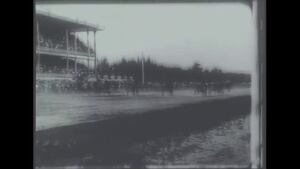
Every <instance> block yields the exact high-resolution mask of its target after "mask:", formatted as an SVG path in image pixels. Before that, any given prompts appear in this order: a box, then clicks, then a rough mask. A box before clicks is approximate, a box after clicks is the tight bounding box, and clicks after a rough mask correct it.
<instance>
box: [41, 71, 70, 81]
mask: <svg viewBox="0 0 300 169" xmlns="http://www.w3.org/2000/svg"><path fill="white" fill-rule="evenodd" d="M73 78H74V75H73V74H71V73H37V74H36V79H45V80H46V79H48V80H55V79H69V80H71V79H73Z"/></svg>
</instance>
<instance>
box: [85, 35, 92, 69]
mask: <svg viewBox="0 0 300 169" xmlns="http://www.w3.org/2000/svg"><path fill="white" fill-rule="evenodd" d="M86 33H87V47H88V60H87V61H88V72H89V73H90V56H91V53H90V41H89V30H87V31H86Z"/></svg>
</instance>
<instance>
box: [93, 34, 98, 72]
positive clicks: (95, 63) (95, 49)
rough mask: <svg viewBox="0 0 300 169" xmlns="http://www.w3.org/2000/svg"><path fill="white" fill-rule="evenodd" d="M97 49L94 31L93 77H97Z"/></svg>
mask: <svg viewBox="0 0 300 169" xmlns="http://www.w3.org/2000/svg"><path fill="white" fill-rule="evenodd" d="M96 51H97V48H96V31H94V54H95V61H94V71H95V75H97V52H96Z"/></svg>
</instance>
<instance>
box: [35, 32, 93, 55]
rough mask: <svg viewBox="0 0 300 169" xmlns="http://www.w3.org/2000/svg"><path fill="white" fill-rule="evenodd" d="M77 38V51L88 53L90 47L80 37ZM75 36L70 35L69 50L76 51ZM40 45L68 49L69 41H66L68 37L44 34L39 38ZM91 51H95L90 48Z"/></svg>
mask: <svg viewBox="0 0 300 169" xmlns="http://www.w3.org/2000/svg"><path fill="white" fill-rule="evenodd" d="M76 40H77V49H76V50H77V52H83V53H87V52H88V47H87V46H86V45H85V44H84V43H83V42H82V41H81V40H80V39H78V38H76ZM74 41H75V37H74V36H70V39H69V47H68V50H69V51H75V42H74ZM39 45H40V46H41V47H44V48H49V49H61V50H66V49H67V42H66V37H65V36H62V37H47V36H42V35H40V38H39ZM90 52H91V53H94V52H93V50H92V49H90Z"/></svg>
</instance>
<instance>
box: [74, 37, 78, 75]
mask: <svg viewBox="0 0 300 169" xmlns="http://www.w3.org/2000/svg"><path fill="white" fill-rule="evenodd" d="M74 48H75V53H76V56H77V32H74ZM74 67H75V72H77V57H76V58H75V66H74Z"/></svg>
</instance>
